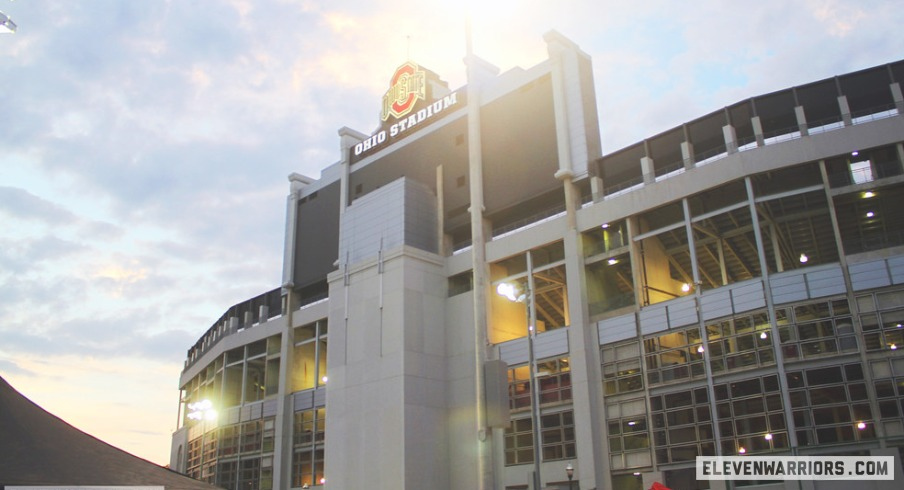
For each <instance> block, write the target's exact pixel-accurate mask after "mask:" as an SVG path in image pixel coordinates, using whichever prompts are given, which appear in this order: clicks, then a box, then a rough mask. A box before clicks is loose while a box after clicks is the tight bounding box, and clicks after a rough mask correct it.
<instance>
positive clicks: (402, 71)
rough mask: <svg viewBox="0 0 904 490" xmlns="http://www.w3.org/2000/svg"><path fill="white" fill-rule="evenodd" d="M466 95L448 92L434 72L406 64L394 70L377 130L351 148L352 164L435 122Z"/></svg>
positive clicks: (460, 103) (383, 102)
mask: <svg viewBox="0 0 904 490" xmlns="http://www.w3.org/2000/svg"><path fill="white" fill-rule="evenodd" d="M465 95H466V93H465V92H449V90H448V88H447V86H446V83H445V82H443V81H441V80H440V79H439V77H438V76H437V75H436V73H433V72H432V71H430V70H427V69H422V68H420V67H419V66H418V65H417V64H416V63H414V62H411V61H408V62H406V63H404V64H402V66H399V67H398V68H396V71H395V73H393V75H392V77H391V78H390V80H389V89H388V90H387V91H386V93H385V94H383V101H382V109H381V110H380V118H381V119H382V121H383V122H382V123H381V125H380V128H379V129H378V130H377V131H376V132H375V133H373V134H371V135H370V136H369V137H368V138H367V139H365V140H364V141H362V142H360V143H358V144H357V145H355V146H354V147H352V148H351V149H350V151H349V152H350V155H349V160H350V161H351V162H352V163H354V162H356V161H358V160H361V159H362V158H364V157H365V156H367V155H368V154H369V153H372V152H374V151H376V150H377V149H378V148H382V147H383V146H385V145H388V144H390V143H392V142H393V141H394V140H396V139H399V138H402V137H404V136H407V135H408V134H411V133H413V132H414V130H415V129H420V128H421V127H423V126H426V125H427V124H428V123H431V122H433V121H435V120H437V119H439V118H438V117H436V116H437V115H439V114H440V113H442V112H446V111H448V110H449V109H450V108H451V109H456V108H458V107H461V106H463V105H464V104H465V102H466V101H465V99H466V96H465Z"/></svg>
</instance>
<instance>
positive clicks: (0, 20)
mask: <svg viewBox="0 0 904 490" xmlns="http://www.w3.org/2000/svg"><path fill="white" fill-rule="evenodd" d="M14 32H16V23H15V22H13V20H12V19H10V18H9V17H8V16H7V15H6V14H4V13H3V12H0V33H7V34H12V33H14Z"/></svg>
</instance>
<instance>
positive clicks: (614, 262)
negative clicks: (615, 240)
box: [609, 259, 618, 265]
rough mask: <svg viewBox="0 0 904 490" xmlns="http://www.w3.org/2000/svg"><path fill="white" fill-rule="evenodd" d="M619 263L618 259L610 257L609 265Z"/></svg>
mask: <svg viewBox="0 0 904 490" xmlns="http://www.w3.org/2000/svg"><path fill="white" fill-rule="evenodd" d="M617 263H618V259H609V265H615V264H617Z"/></svg>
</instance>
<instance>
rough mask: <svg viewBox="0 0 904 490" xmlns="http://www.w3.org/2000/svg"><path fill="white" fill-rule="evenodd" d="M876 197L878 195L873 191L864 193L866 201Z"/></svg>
mask: <svg viewBox="0 0 904 490" xmlns="http://www.w3.org/2000/svg"><path fill="white" fill-rule="evenodd" d="M875 196H876V193H875V192H873V191H866V192H864V193H863V198H864V199H869V198H871V197H875Z"/></svg>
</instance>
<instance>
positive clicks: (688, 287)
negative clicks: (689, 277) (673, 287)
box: [681, 283, 691, 293]
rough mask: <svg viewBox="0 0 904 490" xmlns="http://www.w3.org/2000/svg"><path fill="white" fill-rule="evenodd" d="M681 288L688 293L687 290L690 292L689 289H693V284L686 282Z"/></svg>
mask: <svg viewBox="0 0 904 490" xmlns="http://www.w3.org/2000/svg"><path fill="white" fill-rule="evenodd" d="M681 290H682V291H684V292H685V293H686V292H688V291H690V290H691V285H690V284H688V283H684V284H682V285H681Z"/></svg>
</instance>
